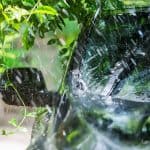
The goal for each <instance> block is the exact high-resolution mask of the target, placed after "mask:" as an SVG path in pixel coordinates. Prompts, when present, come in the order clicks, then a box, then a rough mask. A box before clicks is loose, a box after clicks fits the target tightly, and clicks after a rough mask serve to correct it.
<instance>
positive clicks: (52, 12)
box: [32, 6, 58, 16]
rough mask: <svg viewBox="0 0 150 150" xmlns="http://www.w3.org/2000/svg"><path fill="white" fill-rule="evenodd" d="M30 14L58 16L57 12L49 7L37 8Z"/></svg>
mask: <svg viewBox="0 0 150 150" xmlns="http://www.w3.org/2000/svg"><path fill="white" fill-rule="evenodd" d="M32 14H48V15H53V16H56V15H58V13H57V11H56V10H55V9H54V8H52V7H51V6H39V7H38V8H37V9H35V10H33V11H32Z"/></svg>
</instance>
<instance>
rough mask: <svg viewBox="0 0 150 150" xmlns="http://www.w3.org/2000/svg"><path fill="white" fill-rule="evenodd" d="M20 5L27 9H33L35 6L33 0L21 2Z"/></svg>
mask: <svg viewBox="0 0 150 150" xmlns="http://www.w3.org/2000/svg"><path fill="white" fill-rule="evenodd" d="M22 4H23V5H24V6H27V7H33V6H34V5H35V1H34V0H22Z"/></svg>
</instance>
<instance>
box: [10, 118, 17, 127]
mask: <svg viewBox="0 0 150 150" xmlns="http://www.w3.org/2000/svg"><path fill="white" fill-rule="evenodd" d="M8 123H9V124H11V125H12V126H14V127H17V124H18V123H17V120H16V118H12V119H11V120H10V121H9V122H8Z"/></svg>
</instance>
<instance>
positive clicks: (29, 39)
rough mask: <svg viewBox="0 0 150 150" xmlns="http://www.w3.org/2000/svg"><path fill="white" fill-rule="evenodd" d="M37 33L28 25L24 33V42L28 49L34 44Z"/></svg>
mask: <svg viewBox="0 0 150 150" xmlns="http://www.w3.org/2000/svg"><path fill="white" fill-rule="evenodd" d="M34 39H35V35H34V32H33V30H32V29H31V28H30V27H27V28H26V29H25V31H24V33H23V38H22V43H23V46H24V47H25V48H26V49H27V50H28V49H29V48H30V47H32V46H33V44H34Z"/></svg>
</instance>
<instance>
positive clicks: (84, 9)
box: [0, 0, 98, 82]
mask: <svg viewBox="0 0 150 150" xmlns="http://www.w3.org/2000/svg"><path fill="white" fill-rule="evenodd" d="M97 4H98V2H97V1H95V0H94V1H90V0H87V1H85V0H81V1H77V0H73V1H72V0H67V1H66V0H63V1H54V0H50V1H48V0H13V1H12V0H1V2H0V24H1V26H0V51H6V50H7V49H9V50H13V49H14V47H13V46H12V44H11V43H13V41H14V39H16V38H20V39H22V40H21V41H22V46H23V47H24V48H25V49H27V50H28V49H30V48H31V47H32V46H33V44H34V40H35V38H36V37H37V36H39V37H41V38H44V37H45V33H47V32H49V33H50V37H49V42H48V44H54V43H55V44H57V45H58V48H59V49H60V51H59V54H60V58H61V61H62V64H63V69H64V76H65V72H67V71H66V70H67V68H68V64H69V60H70V59H69V57H71V56H72V52H73V48H74V42H75V41H76V40H77V38H78V35H79V32H80V30H81V29H82V28H86V27H87V26H88V25H89V24H90V23H91V19H92V17H93V14H94V13H95V11H96V7H97ZM83 25H84V26H83ZM2 54H4V53H2ZM5 57H7V56H6V55H2V57H1V64H4V65H3V67H2V70H3V68H4V66H7V64H6V62H4V61H3V58H5ZM15 57H16V56H14V61H15ZM8 59H9V58H8ZM7 67H13V66H12V65H11V66H7ZM64 78H65V77H64ZM62 82H64V81H63V79H62Z"/></svg>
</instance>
